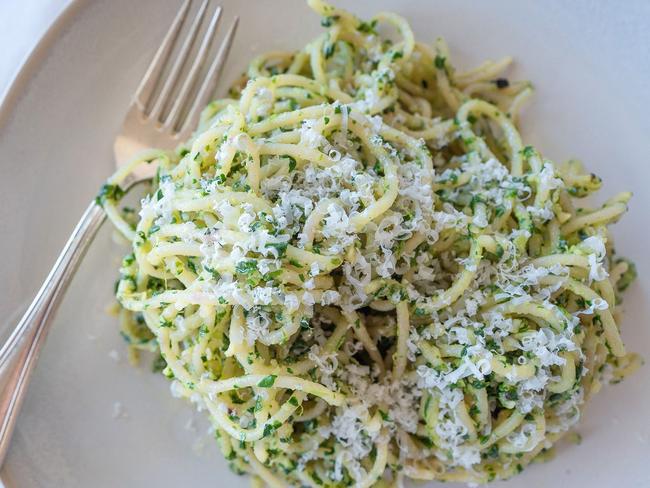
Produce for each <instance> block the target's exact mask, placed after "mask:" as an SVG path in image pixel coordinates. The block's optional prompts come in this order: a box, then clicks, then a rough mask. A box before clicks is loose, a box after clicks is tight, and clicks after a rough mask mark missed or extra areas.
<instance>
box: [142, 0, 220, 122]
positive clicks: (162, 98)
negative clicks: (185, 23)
mask: <svg viewBox="0 0 650 488" xmlns="http://www.w3.org/2000/svg"><path fill="white" fill-rule="evenodd" d="M208 2H209V0H203V3H202V4H201V6H200V7H199V10H198V12H197V14H196V17H194V21H193V22H192V26H191V27H190V31H189V32H188V33H187V35H186V36H185V41H184V42H183V45H182V46H181V49H180V51H179V52H178V54H177V56H176V60H175V61H174V64H173V65H172V68H171V70H170V72H169V74H168V75H167V79H166V80H165V84H164V85H163V87H162V90H161V91H160V94H159V95H158V99H157V100H156V103H155V104H154V106H153V108H152V109H151V113H150V114H148V117H149V118H150V119H151V120H153V121H160V119H161V117H162V112H163V110H164V109H165V108H166V107H167V105H168V102H169V99H170V96H171V94H172V92H173V90H174V87H175V86H176V82H177V81H178V76H179V75H180V72H181V69H182V68H183V65H184V64H185V61H186V60H187V57H188V54H189V52H190V51H191V49H192V46H193V45H194V41H195V40H196V36H197V34H198V32H199V28H200V27H201V22H202V21H203V17H204V16H205V11H206V9H207V7H208Z"/></svg>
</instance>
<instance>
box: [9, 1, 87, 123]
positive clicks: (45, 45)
mask: <svg viewBox="0 0 650 488" xmlns="http://www.w3.org/2000/svg"><path fill="white" fill-rule="evenodd" d="M87 5H88V0H69V3H68V5H66V6H65V7H64V8H63V10H62V11H61V12H59V14H58V15H56V16H55V18H54V20H53V21H52V22H51V24H50V25H49V26H48V27H47V29H46V30H45V32H44V33H43V34H42V35H41V37H40V38H39V39H38V41H37V42H36V44H34V46H33V47H32V48H31V49H30V50H29V51H28V52H27V54H26V55H25V56H24V57H23V59H22V60H21V61H20V63H19V64H18V66H17V67H16V69H15V70H14V72H13V74H12V75H11V76H10V78H9V83H8V85H7V87H6V89H5V90H4V92H2V93H0V131H2V130H4V129H5V128H6V126H7V124H8V122H9V120H10V118H11V114H12V113H13V112H14V109H15V108H16V106H17V105H18V102H19V101H20V99H21V97H22V95H23V94H24V93H25V91H26V90H27V88H28V86H29V82H30V81H31V79H32V78H33V77H34V75H35V74H36V73H37V71H38V70H39V68H40V67H41V65H42V64H43V62H44V61H45V59H47V56H48V55H49V52H50V50H51V49H52V47H53V45H54V44H55V43H56V41H57V40H58V39H59V38H60V37H61V35H62V34H63V32H64V31H65V30H66V29H67V28H68V26H69V25H70V23H71V22H72V20H73V19H74V18H76V17H77V15H78V14H79V13H80V12H81V11H83V9H84V8H85V7H86V6H87Z"/></svg>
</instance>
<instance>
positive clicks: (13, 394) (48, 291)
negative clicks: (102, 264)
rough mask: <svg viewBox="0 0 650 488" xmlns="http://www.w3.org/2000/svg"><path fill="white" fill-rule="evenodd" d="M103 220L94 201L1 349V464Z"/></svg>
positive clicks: (102, 211)
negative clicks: (58, 314)
mask: <svg viewBox="0 0 650 488" xmlns="http://www.w3.org/2000/svg"><path fill="white" fill-rule="evenodd" d="M104 219H105V213H104V210H103V209H102V208H101V207H100V206H99V205H97V204H96V203H95V202H94V201H93V202H92V203H91V204H90V205H89V206H88V208H87V209H86V211H85V212H84V214H83V216H82V217H81V220H80V221H79V223H78V224H77V226H76V227H75V229H74V231H73V232H72V235H70V238H69V239H68V242H67V243H66V245H65V247H64V248H63V250H62V251H61V254H59V257H58V258H57V260H56V262H55V263H54V266H53V267H52V269H51V270H50V273H49V274H48V276H47V278H46V279H45V281H44V282H43V285H41V288H40V290H39V291H38V293H37V294H36V297H35V298H34V301H32V303H31V304H30V305H29V308H28V309H27V311H26V312H25V315H23V317H22V318H21V319H20V322H18V325H17V326H16V327H15V329H14V330H13V332H12V333H11V335H10V336H9V339H8V340H7V342H6V343H5V344H4V345H3V346H2V348H1V349H0V379H1V380H2V383H4V384H3V385H2V389H1V390H0V466H2V464H3V462H4V460H5V457H6V454H7V451H8V448H9V442H10V440H11V435H12V433H13V430H14V427H15V425H16V419H17V418H18V413H19V412H20V407H21V404H22V401H23V398H24V396H25V393H26V391H27V385H28V384H29V379H30V376H31V373H32V371H33V369H34V366H35V364H36V359H37V358H38V354H39V352H40V350H41V347H42V346H43V342H44V340H45V337H46V336H47V333H48V331H49V329H50V327H51V325H52V318H53V317H54V314H55V312H56V310H57V308H58V306H59V304H60V303H61V301H62V299H63V296H64V294H65V292H66V290H67V289H68V285H69V284H70V282H71V281H72V278H73V276H74V274H75V272H76V271H77V268H78V267H79V263H80V262H81V259H82V258H83V256H84V255H85V254H86V251H87V249H88V247H89V245H90V243H91V242H92V241H93V239H94V237H95V235H96V234H97V231H98V230H99V228H100V227H101V225H102V223H103V222H104Z"/></svg>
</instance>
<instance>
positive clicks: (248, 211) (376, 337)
mask: <svg viewBox="0 0 650 488" xmlns="http://www.w3.org/2000/svg"><path fill="white" fill-rule="evenodd" d="M308 3H309V5H310V6H311V7H312V8H313V9H314V10H315V11H316V13H318V14H319V15H320V16H321V17H322V21H321V23H322V25H323V26H324V27H325V32H324V33H323V34H322V35H320V36H319V37H317V38H316V39H315V40H314V41H312V42H311V43H309V44H308V45H307V46H306V47H305V48H304V49H302V50H300V51H297V52H294V53H285V52H271V53H268V54H265V55H262V56H260V57H258V58H256V59H254V60H253V61H252V62H251V64H250V66H249V69H248V72H247V73H246V74H245V75H244V76H243V77H242V79H241V80H238V82H236V83H235V85H234V86H233V88H232V89H231V91H230V93H229V96H228V98H225V99H220V100H217V101H214V102H212V103H211V104H210V105H209V106H208V107H207V108H206V109H205V111H204V113H203V115H202V118H201V122H200V126H199V127H198V129H197V131H196V133H195V134H194V136H193V137H192V139H191V140H190V141H188V142H187V143H185V144H182V145H181V146H180V147H179V148H178V150H177V151H176V152H174V153H166V152H162V151H156V150H152V151H150V152H148V153H146V154H144V155H142V156H140V157H138V158H137V159H135V160H134V161H133V163H132V165H131V166H130V167H128V168H126V169H124V170H122V171H120V172H119V173H117V174H116V175H114V176H113V177H112V178H111V179H109V181H108V182H107V184H106V185H105V187H104V188H103V190H102V193H101V194H100V197H98V201H99V202H100V203H101V204H102V205H103V206H104V208H105V209H106V212H107V214H108V216H109V217H110V219H111V220H112V221H113V223H114V224H115V226H116V228H117V229H118V230H119V231H120V232H121V233H122V234H123V235H124V236H125V237H126V238H127V239H128V240H129V241H130V243H131V245H132V251H131V252H130V253H129V254H128V255H127V256H126V257H125V258H124V260H123V262H122V267H121V270H120V279H119V282H118V285H117V292H116V294H117V299H118V301H119V303H120V304H121V307H122V308H121V312H120V317H121V327H122V334H123V336H124V337H125V339H126V340H127V341H128V342H129V344H130V347H131V348H132V349H133V350H149V351H153V352H155V353H159V356H160V358H159V360H158V361H157V365H158V367H159V369H161V370H162V371H163V373H164V374H165V375H166V376H167V377H168V378H170V379H171V380H172V383H171V388H172V393H173V394H174V395H175V396H179V397H185V398H188V399H189V400H191V401H192V402H194V403H195V404H196V405H197V407H199V408H201V409H205V410H207V412H208V414H209V416H210V418H211V420H212V423H213V425H214V428H215V434H216V436H217V438H218V440H219V443H220V446H221V449H222V451H223V453H224V456H225V457H226V459H227V460H228V461H229V462H230V464H231V466H232V468H233V469H234V470H235V471H236V472H240V473H249V474H251V475H252V476H253V480H254V483H255V484H256V486H270V487H281V486H308V487H317V486H354V487H373V486H376V487H382V486H383V487H387V486H402V483H403V482H404V481H405V479H407V478H412V479H416V480H442V481H463V482H474V483H485V482H489V481H492V480H495V479H504V478H508V477H510V476H511V475H513V474H516V473H518V472H520V471H521V470H522V469H523V468H524V467H525V466H526V465H527V464H529V463H530V462H531V461H533V460H534V459H536V458H537V457H538V456H540V455H541V454H542V453H544V452H545V451H546V450H547V449H548V448H549V447H550V446H552V445H553V443H554V442H556V441H557V440H558V439H559V438H560V437H561V436H562V435H563V434H565V433H566V432H568V431H569V430H570V429H571V428H572V427H573V426H574V425H575V424H576V422H577V421H578V420H579V417H580V413H581V411H582V408H583V405H584V403H585V402H586V401H587V400H588V399H589V397H590V396H591V395H592V394H593V393H595V392H597V391H598V390H599V389H600V387H601V385H602V384H604V383H608V382H612V381H618V380H620V379H621V378H622V377H623V376H624V375H626V374H628V373H629V372H631V371H633V370H634V368H635V367H636V366H637V365H638V364H639V358H638V357H637V356H636V355H634V354H628V353H626V351H625V347H624V345H623V342H622V340H621V336H620V334H619V322H620V320H619V308H618V304H619V302H620V293H621V292H622V291H623V290H624V288H625V287H626V286H627V285H628V284H629V283H630V282H631V281H632V279H633V278H634V267H633V265H632V264H631V263H629V262H628V261H626V260H625V259H623V258H619V257H617V256H616V255H615V254H614V250H613V243H612V239H611V237H610V235H609V233H608V230H607V226H608V225H609V224H611V223H613V222H615V221H616V220H618V219H619V218H620V217H621V215H622V214H623V213H624V212H625V210H626V205H627V202H628V200H629V198H630V195H629V194H627V193H624V194H621V195H618V196H616V197H614V198H612V199H610V200H608V201H607V202H605V203H604V204H603V205H602V206H601V207H599V208H594V209H591V208H584V207H577V206H576V202H577V201H578V199H580V198H583V197H585V196H587V195H589V194H591V193H593V192H595V191H596V190H598V188H599V187H600V183H601V182H600V179H599V178H598V177H596V176H595V175H593V174H589V173H585V172H584V170H583V168H582V165H581V164H580V163H579V162H577V161H569V162H568V163H565V164H559V165H556V164H554V163H553V162H551V161H549V160H547V159H546V158H544V157H543V156H542V155H541V154H540V153H539V152H538V151H537V150H536V149H534V148H533V147H531V146H528V145H525V144H524V143H523V142H522V140H521V136H520V134H519V132H518V130H517V117H518V113H519V110H520V107H521V106H522V104H523V103H524V101H525V100H526V99H527V98H528V97H529V96H530V94H531V93H532V88H531V85H530V84H529V83H527V82H511V81H509V80H508V79H507V78H505V77H503V75H502V73H503V71H504V70H505V69H507V67H508V65H509V64H510V63H511V60H510V59H509V58H505V59H503V60H500V61H496V62H487V63H485V64H483V65H481V66H479V67H478V68H476V69H475V70H472V71H469V72H465V73H459V72H457V71H456V70H455V69H454V68H453V66H452V64H451V61H450V55H449V52H448V49H447V46H446V45H445V43H444V41H442V40H441V39H438V40H436V41H435V43H434V44H433V45H427V44H424V43H420V42H416V41H415V39H414V36H413V33H412V31H411V29H410V27H409V25H408V23H407V22H406V21H405V20H404V19H402V18H401V17H399V16H397V15H395V14H392V13H380V14H378V15H377V16H375V17H374V18H373V19H372V20H371V21H369V22H363V21H361V20H359V19H357V18H356V17H355V16H353V15H351V14H350V13H348V12H346V11H343V10H340V9H337V8H334V7H333V6H331V5H329V4H327V3H325V2H323V1H321V0H309V2H308ZM151 161H156V162H157V164H158V173H157V176H156V178H155V180H154V181H153V182H152V186H151V188H150V190H149V192H148V194H147V196H146V197H145V198H144V199H143V200H142V205H141V209H140V210H139V212H135V211H132V210H130V209H124V208H120V198H121V196H122V194H123V192H122V191H121V190H120V184H121V183H122V182H123V180H124V179H125V178H126V177H127V175H128V173H129V171H130V170H131V169H132V168H133V167H134V166H135V165H138V164H144V163H145V162H151Z"/></svg>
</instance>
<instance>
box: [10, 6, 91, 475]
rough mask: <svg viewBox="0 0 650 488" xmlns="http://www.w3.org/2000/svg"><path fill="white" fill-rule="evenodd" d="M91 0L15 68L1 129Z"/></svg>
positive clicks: (58, 19) (70, 9) (69, 13)
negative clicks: (62, 36) (60, 40)
mask: <svg viewBox="0 0 650 488" xmlns="http://www.w3.org/2000/svg"><path fill="white" fill-rule="evenodd" d="M87 4H88V0H70V1H69V3H68V4H67V5H66V6H65V7H64V8H63V10H62V11H61V12H59V14H58V15H56V16H55V18H54V20H53V21H52V22H51V23H50V25H49V26H48V27H47V29H46V30H45V32H44V33H43V34H42V35H41V36H40V38H39V39H38V41H36V44H34V46H32V48H31V49H30V50H29V51H28V52H27V54H26V55H25V56H24V57H23V59H22V60H21V61H20V63H19V64H18V66H17V67H16V68H15V70H14V72H13V74H12V75H11V76H10V80H9V84H8V85H7V87H6V88H5V90H4V92H2V93H0V131H2V130H4V129H5V128H6V126H7V124H8V123H9V121H10V119H11V115H12V114H13V112H14V110H15V108H16V106H17V105H18V103H19V102H20V99H21V98H22V96H23V95H24V94H25V92H26V91H27V89H28V87H29V82H30V81H31V80H32V78H33V77H34V75H35V74H36V73H37V72H38V70H39V69H40V67H41V66H42V64H43V62H44V61H45V59H47V56H48V55H49V53H50V50H51V49H52V47H53V45H54V44H55V43H56V41H57V40H58V39H59V38H60V37H61V35H62V34H63V32H64V31H65V30H66V29H67V28H68V26H69V25H70V24H71V23H72V21H73V19H74V18H76V17H77V15H79V13H80V12H81V11H83V9H84V8H85V7H86V6H87ZM2 467H3V466H2V465H0V488H11V487H9V486H8V485H7V484H6V483H5V480H4V476H3V474H2V471H4V470H3V469H2Z"/></svg>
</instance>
